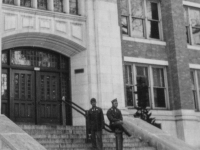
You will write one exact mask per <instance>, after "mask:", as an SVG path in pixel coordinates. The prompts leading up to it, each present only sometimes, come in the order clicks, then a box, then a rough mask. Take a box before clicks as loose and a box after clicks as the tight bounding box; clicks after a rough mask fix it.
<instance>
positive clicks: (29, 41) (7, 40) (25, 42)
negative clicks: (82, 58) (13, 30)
mask: <svg viewBox="0 0 200 150" xmlns="http://www.w3.org/2000/svg"><path fill="white" fill-rule="evenodd" d="M22 46H32V47H41V48H45V49H49V50H53V51H56V52H59V53H61V54H63V55H66V56H68V57H71V56H73V55H75V54H77V53H79V52H81V51H84V50H85V48H84V47H82V46H80V45H78V44H76V43H75V42H73V41H70V40H68V39H65V38H63V37H60V36H57V35H52V34H46V33H35V32H28V33H19V34H15V35H12V36H7V37H4V38H3V39H2V49H3V50H4V49H9V48H14V47H22Z"/></svg>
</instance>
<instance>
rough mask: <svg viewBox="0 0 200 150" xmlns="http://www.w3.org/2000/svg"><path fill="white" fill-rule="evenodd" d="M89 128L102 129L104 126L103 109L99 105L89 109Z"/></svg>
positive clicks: (93, 129)
mask: <svg viewBox="0 0 200 150" xmlns="http://www.w3.org/2000/svg"><path fill="white" fill-rule="evenodd" d="M88 121H89V129H90V130H91V131H101V130H102V129H103V128H104V116H103V111H102V109H101V108H99V107H95V108H91V109H90V110H89V111H88Z"/></svg>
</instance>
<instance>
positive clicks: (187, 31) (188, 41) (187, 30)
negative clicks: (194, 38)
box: [186, 26, 190, 44]
mask: <svg viewBox="0 0 200 150" xmlns="http://www.w3.org/2000/svg"><path fill="white" fill-rule="evenodd" d="M189 33H190V32H189V27H188V26H186V38H187V43H188V44H190V37H189Z"/></svg>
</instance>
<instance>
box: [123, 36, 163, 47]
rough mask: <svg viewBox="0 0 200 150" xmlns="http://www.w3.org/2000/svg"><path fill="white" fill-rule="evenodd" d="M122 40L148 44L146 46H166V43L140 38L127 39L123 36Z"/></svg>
mask: <svg viewBox="0 0 200 150" xmlns="http://www.w3.org/2000/svg"><path fill="white" fill-rule="evenodd" d="M122 39H123V40H127V41H133V42H139V43H148V44H155V45H163V46H166V42H164V41H159V40H151V39H140V38H133V37H127V36H123V37H122Z"/></svg>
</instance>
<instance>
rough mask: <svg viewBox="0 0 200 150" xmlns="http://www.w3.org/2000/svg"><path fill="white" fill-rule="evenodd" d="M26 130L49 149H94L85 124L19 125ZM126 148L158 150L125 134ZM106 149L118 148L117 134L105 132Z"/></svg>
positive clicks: (113, 149)
mask: <svg viewBox="0 0 200 150" xmlns="http://www.w3.org/2000/svg"><path fill="white" fill-rule="evenodd" d="M19 126H20V127H21V128H22V129H23V130H24V131H25V132H27V133H28V134H29V135H31V136H32V137H33V138H34V139H36V140H37V141H38V142H39V143H40V144H42V145H43V146H44V147H45V148H46V149H47V150H92V146H91V144H90V143H89V144H88V143H85V137H86V135H85V133H86V130H85V127H84V126H77V127H71V126H66V127H63V126H48V125H19ZM123 138H124V141H123V145H124V150H156V149H155V148H153V147H150V146H149V145H148V144H147V143H145V142H142V141H140V140H139V139H138V138H137V137H134V136H132V137H127V136H126V135H123ZM103 145H104V150H116V148H115V135H114V134H112V133H108V132H106V131H104V132H103Z"/></svg>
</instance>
